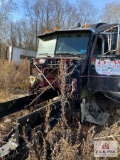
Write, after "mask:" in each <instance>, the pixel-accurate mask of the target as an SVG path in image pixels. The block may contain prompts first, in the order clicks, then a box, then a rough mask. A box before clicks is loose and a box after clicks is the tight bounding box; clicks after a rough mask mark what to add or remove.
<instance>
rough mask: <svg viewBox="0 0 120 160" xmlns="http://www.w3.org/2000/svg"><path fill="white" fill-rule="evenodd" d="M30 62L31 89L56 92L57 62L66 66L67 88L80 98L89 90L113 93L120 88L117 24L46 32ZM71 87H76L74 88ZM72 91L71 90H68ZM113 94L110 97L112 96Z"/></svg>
mask: <svg viewBox="0 0 120 160" xmlns="http://www.w3.org/2000/svg"><path fill="white" fill-rule="evenodd" d="M38 38H39V44H38V51H37V55H36V58H35V59H32V60H31V62H30V74H31V76H30V90H31V92H35V91H39V90H41V89H42V88H44V87H47V86H50V87H52V88H54V89H57V90H59V88H60V83H59V80H58V79H59V78H58V79H57V76H58V75H59V72H60V61H61V60H62V61H64V64H65V66H66V75H69V76H68V77H66V88H69V92H71V93H72V91H73V90H74V91H75V93H76V95H78V96H77V97H79V99H81V98H84V97H86V96H87V94H88V92H89V91H92V92H93V93H95V92H98V91H100V92H103V93H104V94H106V95H107V93H109V94H111V93H113V92H114V93H116V92H119V88H120V80H119V78H120V60H119V59H120V56H119V53H120V52H119V49H120V48H119V25H118V24H105V23H98V24H91V25H88V24H87V25H85V26H84V27H82V26H79V27H74V28H70V29H58V28H55V30H54V31H48V30H47V31H46V33H44V34H42V35H39V36H38ZM73 84H76V85H75V86H76V87H75V86H74V85H73ZM70 88H71V89H70ZM112 95H113V94H112Z"/></svg>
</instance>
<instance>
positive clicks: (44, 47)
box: [37, 35, 57, 56]
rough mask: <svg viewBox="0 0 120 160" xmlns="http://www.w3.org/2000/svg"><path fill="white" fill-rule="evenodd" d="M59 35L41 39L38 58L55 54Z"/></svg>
mask: <svg viewBox="0 0 120 160" xmlns="http://www.w3.org/2000/svg"><path fill="white" fill-rule="evenodd" d="M56 39H57V35H50V36H46V37H41V38H40V39H39V44H38V51H37V56H39V55H46V56H47V55H53V54H54V52H55V46H56Z"/></svg>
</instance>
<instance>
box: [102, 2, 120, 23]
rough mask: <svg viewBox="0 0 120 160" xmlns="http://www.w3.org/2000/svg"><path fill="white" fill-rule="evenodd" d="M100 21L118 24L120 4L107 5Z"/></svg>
mask: <svg viewBox="0 0 120 160" xmlns="http://www.w3.org/2000/svg"><path fill="white" fill-rule="evenodd" d="M101 19H102V21H104V22H106V23H120V2H115V3H109V4H107V5H106V6H105V8H104V10H103V14H102V15H101Z"/></svg>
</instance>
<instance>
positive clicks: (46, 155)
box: [0, 64, 120, 160]
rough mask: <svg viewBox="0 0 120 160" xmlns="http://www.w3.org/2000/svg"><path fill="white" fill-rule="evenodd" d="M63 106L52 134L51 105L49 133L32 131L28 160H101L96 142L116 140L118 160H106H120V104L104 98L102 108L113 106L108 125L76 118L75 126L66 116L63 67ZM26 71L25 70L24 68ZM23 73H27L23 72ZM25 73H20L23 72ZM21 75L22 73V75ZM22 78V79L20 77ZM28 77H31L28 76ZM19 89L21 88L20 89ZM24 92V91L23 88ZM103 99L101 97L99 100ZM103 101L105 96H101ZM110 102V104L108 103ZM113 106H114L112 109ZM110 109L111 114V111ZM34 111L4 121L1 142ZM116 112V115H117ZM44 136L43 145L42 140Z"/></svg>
mask: <svg viewBox="0 0 120 160" xmlns="http://www.w3.org/2000/svg"><path fill="white" fill-rule="evenodd" d="M60 68H61V76H60V77H61V93H62V97H61V104H62V109H61V110H62V116H61V119H60V120H59V122H58V124H57V125H56V126H55V127H54V128H53V129H52V130H51V131H50V132H48V119H49V116H50V102H48V108H47V112H46V116H45V130H46V133H47V135H46V136H43V135H42V133H41V132H36V129H33V130H32V141H28V140H27V139H26V143H27V145H28V147H29V153H28V156H27V159H26V160H101V159H105V158H95V157H94V141H97V140H113V141H117V142H118V145H119V146H118V147H119V148H118V157H117V158H116V157H115V158H106V160H119V159H120V121H119V117H120V115H119V112H118V108H119V104H118V103H115V102H113V101H112V100H109V101H108V99H105V97H102V101H100V103H101V105H102V106H103V105H105V106H109V107H108V112H109V113H110V119H109V121H108V123H107V124H106V125H105V126H97V125H96V126H95V125H93V124H88V123H84V124H80V122H79V121H78V120H77V119H75V120H74V121H73V122H72V123H71V124H70V123H69V119H67V118H66V116H65V104H66V102H67V99H66V94H65V76H64V73H65V68H64V65H62V64H61V67H60ZM21 70H22V69H21ZM22 71H23V70H22ZM22 71H21V72H20V73H22ZM19 75H20V74H19ZM18 77H19V76H18ZM27 78H28V77H27ZM18 88H19V87H18ZM19 89H21V88H19ZM97 98H99V97H97ZM100 99H101V97H100ZM105 102H106V103H105ZM110 105H111V106H112V105H113V106H114V107H112V108H111V107H110ZM109 108H111V109H110V111H109ZM30 112H31V111H27V110H26V112H25V111H21V112H17V113H15V114H12V115H9V116H7V117H5V118H3V119H1V123H0V139H1V141H2V138H3V136H4V135H6V134H7V133H8V131H10V129H11V128H12V127H13V126H15V125H16V119H17V118H18V117H21V116H24V115H26V114H28V113H30ZM113 112H114V114H113ZM40 128H41V126H40ZM41 135H42V142H41V141H40V137H41Z"/></svg>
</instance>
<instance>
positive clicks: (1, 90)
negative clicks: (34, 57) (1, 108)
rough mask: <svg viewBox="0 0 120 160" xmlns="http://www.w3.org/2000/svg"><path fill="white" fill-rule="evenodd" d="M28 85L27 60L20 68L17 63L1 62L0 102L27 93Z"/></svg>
mask: <svg viewBox="0 0 120 160" xmlns="http://www.w3.org/2000/svg"><path fill="white" fill-rule="evenodd" d="M28 85H29V62H28V61H27V60H24V61H23V63H22V64H21V65H20V66H19V65H18V64H17V63H16V62H8V61H6V60H3V59H1V60H0V102H2V101H4V100H9V99H10V98H11V97H12V98H14V95H19V94H23V93H27V92H28ZM18 97H19V96H18Z"/></svg>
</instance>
